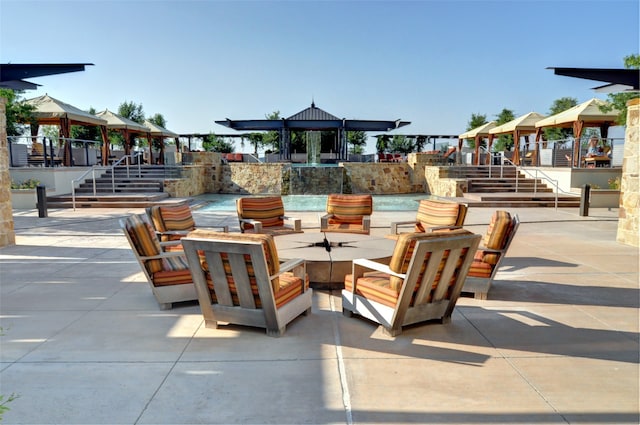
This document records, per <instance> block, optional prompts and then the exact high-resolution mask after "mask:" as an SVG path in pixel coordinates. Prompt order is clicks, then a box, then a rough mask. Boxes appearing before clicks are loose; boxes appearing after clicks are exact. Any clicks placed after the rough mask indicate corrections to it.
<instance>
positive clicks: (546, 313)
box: [0, 208, 640, 424]
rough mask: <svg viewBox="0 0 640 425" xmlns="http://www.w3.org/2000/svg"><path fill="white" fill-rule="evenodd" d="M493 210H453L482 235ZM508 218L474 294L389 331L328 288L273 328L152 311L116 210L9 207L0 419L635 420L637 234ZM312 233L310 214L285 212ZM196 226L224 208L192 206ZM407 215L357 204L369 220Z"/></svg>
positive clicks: (377, 227) (604, 220) (590, 221)
mask: <svg viewBox="0 0 640 425" xmlns="http://www.w3.org/2000/svg"><path fill="white" fill-rule="evenodd" d="M493 210H494V209H491V208H470V210H469V214H468V215H467V220H466V222H467V226H465V227H467V228H469V229H470V230H472V231H475V232H477V233H484V232H485V230H486V226H487V224H488V222H489V218H490V216H491V214H492V213H493ZM510 211H511V212H512V213H518V214H519V216H520V218H521V220H522V225H521V226H520V229H519V231H518V234H517V235H516V238H515V240H514V243H513V245H512V246H511V249H510V251H509V254H508V256H507V258H506V260H505V262H504V263H503V267H502V269H501V270H500V272H499V274H498V278H497V280H496V281H495V283H494V286H493V287H492V289H491V291H490V292H489V299H488V300H486V301H477V300H474V299H471V298H462V299H460V301H459V302H458V305H457V307H456V309H455V311H454V315H453V320H452V321H451V323H449V324H446V325H438V324H434V325H432V324H429V325H424V326H414V327H410V328H406V329H405V330H404V332H403V333H402V335H400V336H398V337H395V338H392V337H387V336H385V335H383V334H382V332H381V331H380V330H379V329H378V328H377V326H376V325H374V324H372V323H371V322H368V321H366V320H363V319H360V318H355V317H354V318H346V317H344V316H342V314H341V307H340V295H339V292H338V291H335V292H330V291H315V293H314V305H313V312H312V314H311V315H309V316H302V317H299V318H297V319H296V320H295V321H294V322H292V323H291V324H290V325H289V326H288V327H287V331H286V333H285V335H284V336H283V337H281V338H271V337H268V336H266V334H265V332H264V330H261V329H254V328H246V327H240V326H233V325H228V326H222V327H220V328H219V329H217V330H213V329H206V328H204V326H203V321H202V318H201V315H200V312H199V308H198V305H197V304H194V303H186V304H180V305H178V306H175V307H174V309H172V310H168V311H161V310H159V309H158V306H157V304H156V302H155V300H154V298H153V297H152V295H151V292H150V289H149V287H148V284H147V283H146V281H145V280H144V277H143V275H142V273H141V271H140V268H139V266H138V264H137V263H136V261H135V259H134V257H133V255H132V253H131V251H130V248H129V246H128V244H127V241H126V240H125V238H124V236H123V234H122V232H121V230H120V228H119V226H118V222H117V220H118V218H120V217H123V216H125V215H128V214H131V213H139V212H142V210H139V209H132V210H123V209H117V210H116V209H111V210H109V209H79V210H77V211H72V210H50V211H49V217H47V218H38V214H37V211H36V210H15V211H14V218H15V229H16V242H17V243H16V245H15V246H10V247H5V248H2V249H0V318H1V320H0V326H1V327H2V331H3V333H4V335H3V336H1V337H0V362H1V363H0V394H3V395H5V397H6V396H8V395H10V394H12V393H15V394H17V395H19V398H17V399H16V400H14V401H12V402H11V403H9V404H8V407H9V408H10V409H11V410H9V411H8V412H7V413H6V414H5V415H4V420H3V424H54V423H55V424H194V423H203V424H218V423H222V424H226V423H241V424H262V423H273V424H302V423H317V424H329V423H330V424H401V423H429V424H488V423H499V424H523V423H530V424H533V423H537V424H567V423H571V424H594V423H595V424H637V423H638V422H639V420H640V416H639V415H640V414H639V401H638V400H639V396H640V394H639V385H640V384H639V380H640V375H639V368H638V363H639V338H638V332H639V329H638V328H639V308H638V307H639V298H640V295H639V294H640V291H639V284H638V281H639V276H638V248H634V247H630V246H627V245H622V244H619V243H617V242H616V241H615V238H616V228H617V215H618V210H617V209H613V210H608V209H591V210H590V213H589V214H590V215H589V217H580V216H579V215H578V209H575V208H572V209H558V210H557V211H555V210H554V209H553V208H522V209H518V208H514V209H510ZM290 215H293V216H299V217H302V218H303V227H306V228H311V227H313V228H314V229H313V230H314V231H317V228H318V226H319V220H318V213H297V212H295V213H293V212H290ZM194 216H195V219H196V223H197V224H198V225H199V226H200V227H206V226H213V225H218V224H229V225H230V226H231V229H232V231H233V230H236V231H237V229H238V225H237V220H236V217H235V213H225V212H216V213H204V212H202V213H201V212H198V211H195V212H194ZM414 217H415V213H411V212H400V213H398V212H375V213H374V215H373V218H372V225H373V227H374V230H373V232H374V233H376V234H384V233H386V232H387V231H388V229H389V222H390V221H400V220H407V219H412V218H414Z"/></svg>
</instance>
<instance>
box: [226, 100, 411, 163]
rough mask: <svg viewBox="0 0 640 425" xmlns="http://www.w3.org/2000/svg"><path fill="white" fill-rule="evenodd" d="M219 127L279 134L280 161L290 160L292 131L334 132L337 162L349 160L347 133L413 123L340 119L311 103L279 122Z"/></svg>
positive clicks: (235, 122) (237, 122)
mask: <svg viewBox="0 0 640 425" xmlns="http://www.w3.org/2000/svg"><path fill="white" fill-rule="evenodd" d="M216 124H220V125H223V126H225V127H228V128H231V129H234V130H238V131H265V130H266V131H277V132H278V133H279V136H280V140H279V149H278V152H279V158H280V159H281V160H290V159H291V131H293V130H305V131H335V132H336V133H337V137H336V143H335V146H334V149H333V152H335V153H336V154H337V157H338V158H337V159H338V160H341V161H344V160H347V153H348V152H347V132H349V131H391V130H395V129H397V128H400V127H404V126H406V125H409V124H411V122H409V121H401V120H399V119H398V120H394V121H374V120H351V119H346V118H338V117H336V116H335V115H332V114H330V113H328V112H326V111H324V110H322V109H320V108H318V107H316V105H315V103H314V102H312V103H311V106H310V107H309V108H307V109H304V110H302V111H300V112H298V113H297V114H294V115H292V116H290V117H289V118H282V119H276V120H231V119H228V118H227V119H225V120H221V121H216Z"/></svg>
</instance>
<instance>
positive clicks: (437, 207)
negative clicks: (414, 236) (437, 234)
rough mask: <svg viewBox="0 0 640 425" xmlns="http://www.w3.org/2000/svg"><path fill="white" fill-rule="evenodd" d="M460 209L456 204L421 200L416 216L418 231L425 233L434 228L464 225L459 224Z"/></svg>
mask: <svg viewBox="0 0 640 425" xmlns="http://www.w3.org/2000/svg"><path fill="white" fill-rule="evenodd" d="M460 207H461V205H460V204H458V203H456V202H448V201H436V200H431V199H423V200H421V201H420V205H419V206H418V213H417V215H416V222H417V223H416V231H417V232H425V231H426V229H428V228H429V227H433V226H455V225H459V226H460V225H462V223H459V224H458V215H459V214H460Z"/></svg>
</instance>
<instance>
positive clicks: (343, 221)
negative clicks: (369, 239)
mask: <svg viewBox="0 0 640 425" xmlns="http://www.w3.org/2000/svg"><path fill="white" fill-rule="evenodd" d="M372 213H373V198H372V197H371V195H339V194H330V195H329V196H328V197H327V214H325V215H323V216H322V217H320V231H321V232H340V233H359V234H363V235H368V234H369V233H370V231H371V214H372Z"/></svg>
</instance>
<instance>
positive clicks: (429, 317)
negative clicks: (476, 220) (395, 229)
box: [342, 229, 480, 336]
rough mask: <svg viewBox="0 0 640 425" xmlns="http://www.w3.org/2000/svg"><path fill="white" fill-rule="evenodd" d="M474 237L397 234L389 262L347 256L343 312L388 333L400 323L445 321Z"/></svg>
mask: <svg viewBox="0 0 640 425" xmlns="http://www.w3.org/2000/svg"><path fill="white" fill-rule="evenodd" d="M479 242H480V235H475V234H473V233H471V232H468V231H466V230H464V229H457V230H453V231H452V232H447V233H439V232H435V233H404V234H402V235H400V237H399V238H398V240H397V241H396V245H395V248H394V251H393V255H392V257H391V261H390V262H389V265H386V264H381V263H378V262H375V261H371V260H365V259H356V260H353V268H352V274H349V275H347V276H345V280H344V286H345V288H344V289H343V290H342V312H343V314H344V315H345V316H352V315H353V314H354V313H355V314H358V315H360V316H363V317H365V318H367V319H369V320H372V321H374V322H376V323H378V324H380V325H381V326H382V328H383V329H384V330H385V332H386V333H387V334H389V335H391V336H396V335H399V334H400V333H401V332H402V327H403V326H406V325H411V324H415V323H421V322H426V321H439V322H440V323H446V322H448V321H449V320H450V319H451V313H452V312H453V308H454V307H455V305H456V302H457V300H458V297H459V296H460V292H461V291H462V286H463V285H464V281H465V278H466V276H467V272H468V270H469V267H470V266H471V262H472V261H473V255H474V253H475V251H476V248H477V246H478V243H479ZM367 270H369V271H367Z"/></svg>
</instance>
